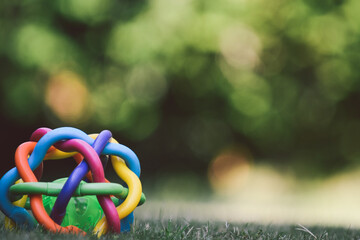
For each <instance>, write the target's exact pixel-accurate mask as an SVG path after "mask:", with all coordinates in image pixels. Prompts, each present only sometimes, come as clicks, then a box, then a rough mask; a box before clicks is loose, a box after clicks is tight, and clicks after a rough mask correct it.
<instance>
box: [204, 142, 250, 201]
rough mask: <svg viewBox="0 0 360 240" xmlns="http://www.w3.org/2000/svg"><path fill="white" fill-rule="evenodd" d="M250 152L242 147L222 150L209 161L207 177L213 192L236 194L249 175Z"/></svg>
mask: <svg viewBox="0 0 360 240" xmlns="http://www.w3.org/2000/svg"><path fill="white" fill-rule="evenodd" d="M250 166H251V154H250V153H249V151H248V150H245V149H244V148H236V149H230V150H224V151H222V152H221V153H220V154H219V155H218V156H216V157H215V159H214V160H213V161H212V162H211V163H210V165H209V169H208V177H209V181H210V183H211V186H212V187H213V189H214V190H215V192H217V193H219V194H225V195H233V194H237V193H238V190H239V189H240V188H241V187H242V186H243V185H244V183H245V182H246V180H247V177H248V175H249V171H250Z"/></svg>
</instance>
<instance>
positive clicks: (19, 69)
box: [0, 0, 360, 192]
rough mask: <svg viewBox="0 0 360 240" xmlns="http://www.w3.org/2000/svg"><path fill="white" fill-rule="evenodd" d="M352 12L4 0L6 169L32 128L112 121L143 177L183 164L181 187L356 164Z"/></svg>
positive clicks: (163, 1) (186, 0) (320, 6)
mask: <svg viewBox="0 0 360 240" xmlns="http://www.w3.org/2000/svg"><path fill="white" fill-rule="evenodd" d="M359 10H360V2H359V1H356V0H326V1H321V2H320V1H311V0H295V1H285V0H273V1H266V0H252V1H250V0H223V1H214V0H181V1H175V0H151V1H130V0H122V1H110V0H62V1H61V0H57V1H28V0H25V1H1V3H0V12H1V14H0V63H1V64H0V78H1V95H0V99H1V112H0V115H1V116H0V117H1V118H0V123H1V125H0V126H1V129H2V133H3V137H2V138H1V153H2V160H1V161H2V167H3V170H2V173H4V172H5V171H7V170H8V169H9V168H10V167H12V166H14V164H13V161H12V158H13V154H14V152H15V149H16V147H17V146H18V145H19V144H20V143H21V142H23V141H25V140H26V139H28V137H29V136H30V134H31V132H32V131H33V130H35V129H36V128H37V127H40V126H48V127H51V128H56V127H59V126H74V127H78V128H80V129H82V130H84V131H86V132H88V133H91V132H99V131H100V130H102V129H109V130H111V131H112V132H113V135H114V136H115V137H116V138H117V139H118V140H119V141H120V142H121V143H123V144H125V145H128V146H129V147H130V148H132V149H133V150H134V151H135V152H136V153H137V155H138V156H139V158H140V161H141V164H142V169H143V174H144V175H143V176H144V177H145V178H146V177H148V178H155V179H156V177H154V176H160V175H161V176H162V177H163V178H164V179H167V178H166V174H168V175H169V176H171V175H173V174H175V175H176V174H179V173H181V174H183V176H186V179H190V180H189V182H188V185H186V186H188V187H190V186H192V185H193V182H192V181H193V179H198V181H199V182H200V183H204V185H207V184H208V182H209V184H208V186H210V185H211V186H212V187H213V188H214V189H221V188H222V187H223V186H224V184H225V185H226V183H227V184H230V185H231V182H232V181H233V178H230V179H232V180H229V179H228V176H230V175H231V174H235V175H236V176H239V175H242V174H243V175H246V174H247V173H248V172H249V171H250V170H249V169H250V168H251V166H253V165H254V166H256V165H267V166H271V167H272V168H274V169H276V171H280V172H287V173H290V174H292V175H293V176H296V177H297V178H301V179H309V178H311V179H317V178H323V177H329V176H330V177H331V176H333V175H334V174H337V173H339V172H342V171H344V170H346V169H355V168H357V167H358V166H359V163H360V161H359V159H360V148H359V147H360V121H359V118H360V111H359V109H358V107H359V104H360V81H359V78H360V68H359V65H358V64H359V62H360V15H359ZM4 135H5V136H4ZM9 159H11V161H9ZM234 169H237V171H236V172H234V173H232V170H234ZM161 179H162V178H161ZM208 180H209V181H208ZM238 180H239V181H242V180H241V179H238ZM158 181H159V182H166V180H164V181H163V180H158ZM227 181H228V182H227ZM229 181H230V182H229ZM182 183H183V182H182ZM204 185H203V186H204ZM202 188H203V187H201V188H199V189H202ZM199 189H196V190H194V192H197V191H199Z"/></svg>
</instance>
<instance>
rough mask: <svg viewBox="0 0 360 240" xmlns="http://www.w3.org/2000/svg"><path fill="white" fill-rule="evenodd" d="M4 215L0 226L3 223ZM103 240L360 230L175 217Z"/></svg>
mask: <svg viewBox="0 0 360 240" xmlns="http://www.w3.org/2000/svg"><path fill="white" fill-rule="evenodd" d="M3 225H4V224H3V218H2V219H1V226H3ZM0 236H1V239H10V240H27V239H31V240H37V239H39V240H40V239H51V240H58V239H59V240H63V239H64V240H71V239H77V240H78V239H97V238H96V237H95V236H91V235H88V236H84V237H80V236H75V235H60V234H52V233H48V232H46V231H44V230H43V229H41V228H39V229H36V230H33V231H26V230H13V231H8V230H5V229H4V227H2V228H1V230H0ZM102 239H141V240H143V239H174V240H175V239H209V240H210V239H245V240H250V239H258V240H260V239H261V240H267V239H268V240H270V239H271V240H272V239H279V240H290V239H294V240H295V239H296V240H297V239H304V240H305V239H309V240H310V239H320V240H321V239H324V240H325V239H326V240H328V239H329V240H330V239H334V240H335V239H336V240H342V239H344V240H345V239H346V240H348V239H360V229H352V228H350V227H349V228H334V227H325V226H322V227H317V226H314V227H304V226H300V225H288V226H285V225H281V226H276V225H258V224H232V223H226V222H187V221H186V220H183V219H178V220H153V221H149V220H146V221H145V220H137V221H136V223H135V226H134V229H133V231H132V232H131V233H127V234H120V235H115V234H107V235H106V236H104V237H102Z"/></svg>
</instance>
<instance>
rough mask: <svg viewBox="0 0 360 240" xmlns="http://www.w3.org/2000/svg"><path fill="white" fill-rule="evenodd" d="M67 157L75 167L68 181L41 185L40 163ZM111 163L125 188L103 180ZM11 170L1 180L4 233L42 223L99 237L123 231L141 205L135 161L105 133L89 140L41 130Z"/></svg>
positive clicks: (77, 133) (74, 132) (72, 132)
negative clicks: (105, 169)
mask: <svg viewBox="0 0 360 240" xmlns="http://www.w3.org/2000/svg"><path fill="white" fill-rule="evenodd" d="M69 157H72V158H74V159H75V161H76V162H77V163H78V165H77V167H76V168H75V169H74V170H73V172H72V173H71V174H70V176H69V177H68V178H62V179H58V180H55V181H54V182H39V180H40V179H41V176H42V172H43V161H44V160H57V159H64V158H69ZM109 158H110V159H111V163H112V165H113V168H114V170H115V172H116V174H117V175H118V176H119V177H120V179H122V180H123V181H124V182H125V184H126V185H127V187H128V188H126V187H123V186H122V185H120V184H117V183H110V182H109V181H108V180H107V179H106V178H105V175H104V166H105V165H106V163H107V160H108V159H109ZM64 163H65V161H64ZM15 165H16V167H15V168H13V169H11V170H10V171H8V172H7V173H6V174H5V175H4V176H3V177H2V178H1V180H0V210H1V211H2V212H3V213H4V214H5V215H6V218H5V227H6V228H7V229H12V228H15V227H17V226H18V227H26V228H30V229H31V228H34V227H36V226H37V224H40V225H41V226H43V227H44V228H45V229H47V230H49V231H51V232H60V233H75V234H82V235H85V234H86V232H87V231H90V230H92V232H93V234H95V235H97V236H98V237H100V236H101V235H103V234H105V233H106V232H108V231H112V232H115V233H120V232H126V231H129V230H130V228H131V225H132V224H133V222H134V215H133V211H134V209H135V208H136V207H137V206H139V205H141V204H143V203H144V202H145V195H144V194H142V187H141V182H140V180H139V176H140V163H139V159H138V158H137V156H136V154H135V153H134V152H133V151H132V150H130V149H129V148H128V147H126V146H124V145H121V144H119V143H118V142H117V141H116V140H115V139H113V138H112V134H111V132H110V131H108V130H104V131H102V132H101V133H100V134H91V135H87V134H86V133H84V132H82V131H81V130H78V129H76V128H71V127H62V128H57V129H54V130H51V129H49V128H39V129H37V130H36V131H35V132H34V133H33V134H32V135H31V137H30V141H28V142H25V143H23V144H21V145H20V146H19V147H18V148H17V149H16V153H15ZM28 196H29V198H30V201H28ZM27 210H31V212H32V214H30V213H29V212H28V211H27Z"/></svg>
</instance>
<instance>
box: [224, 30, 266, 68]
mask: <svg viewBox="0 0 360 240" xmlns="http://www.w3.org/2000/svg"><path fill="white" fill-rule="evenodd" d="M261 48H262V44H261V41H260V38H259V37H258V36H257V35H256V33H255V32H254V31H253V30H251V29H250V28H249V27H246V26H244V25H238V26H235V27H230V28H227V29H226V30H225V31H224V32H223V33H222V35H221V37H220V51H221V54H222V55H223V57H224V58H225V60H226V62H227V63H228V64H229V65H231V66H233V67H235V68H245V69H253V68H254V67H255V66H256V65H257V64H258V63H259V53H260V51H261Z"/></svg>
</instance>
